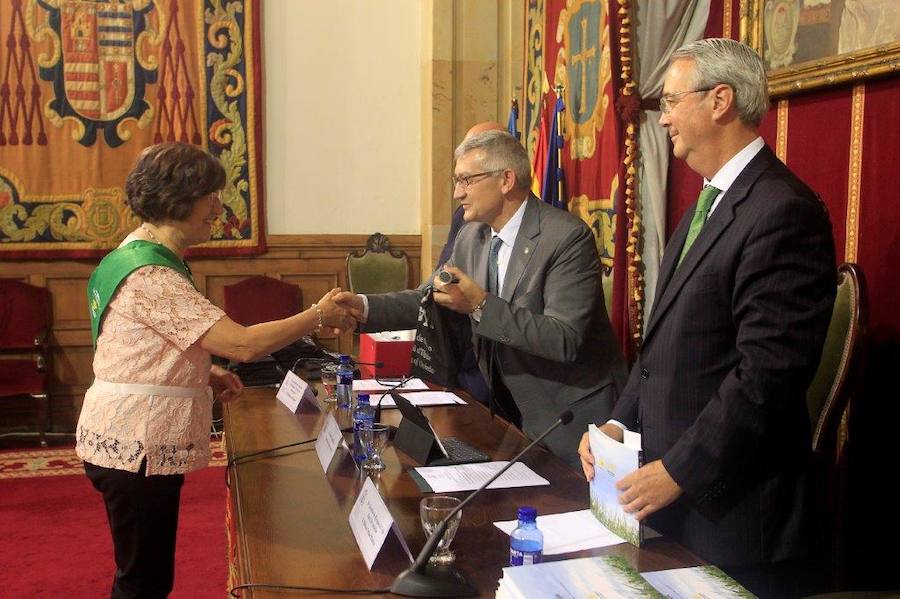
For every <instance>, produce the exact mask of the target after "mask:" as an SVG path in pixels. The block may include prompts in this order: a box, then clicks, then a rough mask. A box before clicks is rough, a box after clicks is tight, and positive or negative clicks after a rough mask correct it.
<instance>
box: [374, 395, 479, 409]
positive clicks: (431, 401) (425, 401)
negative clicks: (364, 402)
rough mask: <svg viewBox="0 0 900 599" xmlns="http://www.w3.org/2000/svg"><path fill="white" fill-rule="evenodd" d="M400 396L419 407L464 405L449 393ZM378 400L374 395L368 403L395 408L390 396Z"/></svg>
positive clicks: (458, 398)
mask: <svg viewBox="0 0 900 599" xmlns="http://www.w3.org/2000/svg"><path fill="white" fill-rule="evenodd" d="M400 395H402V396H403V397H405V398H406V399H408V400H409V403H411V404H412V405H414V406H419V407H427V406H453V405H459V404H462V405H465V403H466V402H465V401H463V399H462V398H461V397H460V396H459V395H457V394H456V393H452V392H450V391H417V392H415V393H401V394H400ZM380 398H381V395H380V394H375V395H373V396H372V397H370V398H369V403H371V404H373V405H374V404H375V403H377V402H378V401H379V400H380V401H381V407H382V408H396V407H397V404H396V403H395V402H394V398H393V397H391V396H390V395H385V396H384V399H380Z"/></svg>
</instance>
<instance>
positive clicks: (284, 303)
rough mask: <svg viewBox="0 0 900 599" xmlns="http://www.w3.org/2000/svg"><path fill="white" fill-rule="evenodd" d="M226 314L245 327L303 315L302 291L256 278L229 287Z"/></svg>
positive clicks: (226, 291)
mask: <svg viewBox="0 0 900 599" xmlns="http://www.w3.org/2000/svg"><path fill="white" fill-rule="evenodd" d="M224 292H225V313H226V314H228V317H229V318H231V320H233V321H235V322H236V323H238V324H242V325H244V326H245V327H248V326H250V325H254V324H258V323H260V322H268V321H270V320H280V319H282V318H287V317H288V316H292V315H294V314H296V313H297V312H299V311H300V306H301V305H302V302H301V295H300V287H298V286H297V285H293V284H291V283H285V282H284V281H279V280H278V279H273V278H272V277H265V276H261V275H255V276H252V277H249V278H247V279H244V280H243V281H241V282H239V283H235V284H234V285H225V288H224Z"/></svg>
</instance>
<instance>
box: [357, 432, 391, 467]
mask: <svg viewBox="0 0 900 599" xmlns="http://www.w3.org/2000/svg"><path fill="white" fill-rule="evenodd" d="M389 430H390V427H388V425H386V424H380V423H378V422H376V423H374V424H373V425H372V426H371V428H364V429H362V430H360V431H359V441H360V443H362V445H363V447H365V448H366V461H365V462H363V468H364V469H365V470H366V471H367V472H380V471H381V470H384V462H383V461H382V460H381V453H382V452H383V451H384V448H385V446H386V445H387V442H388V432H389Z"/></svg>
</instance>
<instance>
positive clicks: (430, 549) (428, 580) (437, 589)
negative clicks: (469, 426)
mask: <svg viewBox="0 0 900 599" xmlns="http://www.w3.org/2000/svg"><path fill="white" fill-rule="evenodd" d="M574 403H577V402H573V405H574ZM572 418H573V415H572V411H571V410H565V411H564V412H563V413H561V414H560V415H559V418H558V419H557V420H556V422H554V423H553V424H552V425H550V427H549V428H548V429H547V430H545V431H544V432H543V433H541V434H540V435H539V436H538V437H537V438H536V439H535V440H534V441H532V442H531V443H529V444H528V445H527V446H526V447H525V449H523V450H522V451H520V452H519V453H518V454H517V455H516V456H515V457H514V458H513V459H511V460H510V461H509V462H507V464H506V465H505V466H504V467H503V468H501V469H500V470H498V471H497V473H496V474H495V475H494V476H492V477H491V478H489V479H488V480H487V482H485V483H484V484H483V485H481V486H480V487H478V488H477V489H475V490H474V491H472V492H471V493H469V496H468V497H466V498H465V499H464V500H463V501H462V502H461V503H460V504H459V505H458V506H456V507H455V508H454V509H453V511H451V512H450V513H449V514H447V516H446V517H445V518H444V519H443V520H441V522H440V523H439V524H438V525H437V528H435V529H434V532H432V533H431V536H429V537H428V540H427V541H425V546H424V547H422V551H420V552H419V555H418V556H417V557H416V561H415V562H414V563H413V565H412V566H410V567H409V568H407V569H406V570H404V571H403V572H401V573H400V575H399V576H397V579H396V580H394V584H392V585H391V592H392V593H394V594H395V595H404V596H406V597H473V596H476V595H478V591H477V590H475V588H474V587H473V586H472V585H470V584H469V583H468V582H467V581H466V579H465V577H464V576H463V575H462V574H460V573H459V572H458V571H456V570H455V569H453V568H451V567H435V566H430V565H428V560H429V558H431V555H432V554H433V553H434V550H435V548H436V547H437V544H438V542H439V541H440V540H441V538H443V536H444V532H445V531H446V530H447V524H448V523H449V522H450V520H452V519H453V516H455V515H456V514H457V513H458V512H459V511H460V510H461V509H463V507H464V506H465V505H466V504H468V503H469V502H470V501H471V500H472V499H474V498H475V496H476V495H478V494H479V493H481V492H482V491H483V490H484V489H486V488H487V487H488V486H489V485H490V484H491V483H492V482H494V481H495V480H497V479H498V478H499V477H500V475H502V474H503V473H504V472H506V471H507V470H509V469H510V468H511V467H512V465H513V464H515V463H516V462H518V461H519V460H520V459H521V458H522V456H523V455H525V454H526V453H527V452H528V451H529V450H530V449H531V448H532V447H534V446H535V445H537V444H538V443H540V442H541V441H543V440H544V437H546V436H547V435H549V434H550V433H552V432H553V431H555V430H556V429H557V428H558V427H559V426H561V425H564V424H569V423H570V422H572Z"/></svg>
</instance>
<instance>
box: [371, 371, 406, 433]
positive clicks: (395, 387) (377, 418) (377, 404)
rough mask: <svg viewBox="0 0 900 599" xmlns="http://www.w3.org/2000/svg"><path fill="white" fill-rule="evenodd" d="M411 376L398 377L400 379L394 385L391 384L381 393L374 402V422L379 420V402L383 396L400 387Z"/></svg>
mask: <svg viewBox="0 0 900 599" xmlns="http://www.w3.org/2000/svg"><path fill="white" fill-rule="evenodd" d="M410 378H411V377H408V376H404V377H400V381H399V382H397V383H396V384H395V385H393V386H391V387H390V388H389V389H387V390H386V391H384V392H383V393H382V394H381V397H379V398H378V401H377V402H375V422H381V402H382V401H383V400H384V396H385V395H388V394H390V393H393V392H394V391H395V390H396V389H397V388H399V387H402V386H403V385H404V383H406V381H408V380H409V379H410Z"/></svg>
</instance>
